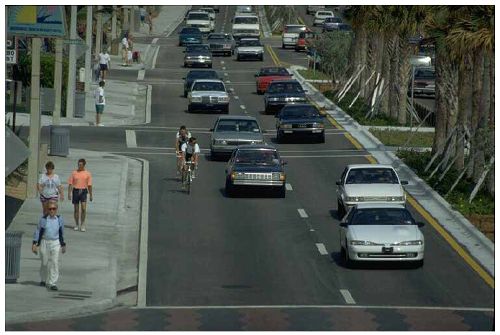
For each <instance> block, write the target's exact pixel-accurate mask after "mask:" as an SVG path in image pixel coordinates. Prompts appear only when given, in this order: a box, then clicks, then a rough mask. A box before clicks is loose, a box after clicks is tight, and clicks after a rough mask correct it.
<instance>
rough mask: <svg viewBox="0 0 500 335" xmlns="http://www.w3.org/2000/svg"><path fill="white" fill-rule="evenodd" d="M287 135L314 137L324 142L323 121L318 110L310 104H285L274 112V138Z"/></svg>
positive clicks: (282, 137)
mask: <svg viewBox="0 0 500 335" xmlns="http://www.w3.org/2000/svg"><path fill="white" fill-rule="evenodd" d="M288 136H308V137H314V138H315V139H316V140H317V141H318V142H320V143H325V123H324V118H323V116H321V115H320V113H319V110H318V109H317V108H316V107H314V106H313V105H311V104H297V105H286V106H284V107H283V108H282V109H281V111H280V112H279V113H277V114H276V140H277V142H278V143H281V142H283V141H284V140H285V138H286V137H288Z"/></svg>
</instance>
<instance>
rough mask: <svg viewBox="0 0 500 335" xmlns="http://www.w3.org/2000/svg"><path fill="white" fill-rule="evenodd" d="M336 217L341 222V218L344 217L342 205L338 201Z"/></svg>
mask: <svg viewBox="0 0 500 335" xmlns="http://www.w3.org/2000/svg"><path fill="white" fill-rule="evenodd" d="M337 215H338V216H339V221H340V220H342V218H343V217H344V215H345V210H344V206H342V203H341V202H340V200H338V199H337Z"/></svg>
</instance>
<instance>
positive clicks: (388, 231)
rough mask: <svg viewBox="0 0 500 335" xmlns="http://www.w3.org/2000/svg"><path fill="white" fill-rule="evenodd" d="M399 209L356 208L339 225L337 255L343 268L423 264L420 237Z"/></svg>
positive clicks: (393, 206) (369, 205)
mask: <svg viewBox="0 0 500 335" xmlns="http://www.w3.org/2000/svg"><path fill="white" fill-rule="evenodd" d="M423 226H424V224H423V223H422V222H418V223H417V222H415V219H414V218H413V217H412V216H411V214H410V212H409V211H408V210H407V209H406V208H405V206H403V205H397V204H373V203H364V204H359V205H356V206H355V207H353V208H351V209H350V210H349V213H348V214H347V215H346V216H345V217H344V219H342V221H341V222H340V225H339V236H340V254H341V257H342V260H343V261H344V264H345V266H346V267H351V266H352V265H353V262H355V261H391V262H395V261H398V262H412V263H414V264H415V265H416V266H417V267H421V266H422V265H423V264H424V248H425V240H424V235H423V234H422V232H421V231H420V229H419V227H423Z"/></svg>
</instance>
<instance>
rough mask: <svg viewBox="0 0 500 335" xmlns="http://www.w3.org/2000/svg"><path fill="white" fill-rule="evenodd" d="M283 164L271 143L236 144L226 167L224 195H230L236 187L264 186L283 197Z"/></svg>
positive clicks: (284, 192) (284, 190)
mask: <svg viewBox="0 0 500 335" xmlns="http://www.w3.org/2000/svg"><path fill="white" fill-rule="evenodd" d="M284 165H285V163H284V162H283V161H282V160H281V158H280V156H279V153H278V150H276V148H275V147H273V146H271V145H265V144H263V145H240V146H238V148H236V149H235V150H234V151H233V154H232V155H231V159H230V160H229V162H228V163H227V167H226V195H227V196H232V195H233V194H234V191H235V188H236V187H259V188H261V187H264V188H270V189H272V190H274V191H276V193H277V195H278V196H279V197H280V198H284V197H285V194H286V188H285V182H286V176H285V171H284Z"/></svg>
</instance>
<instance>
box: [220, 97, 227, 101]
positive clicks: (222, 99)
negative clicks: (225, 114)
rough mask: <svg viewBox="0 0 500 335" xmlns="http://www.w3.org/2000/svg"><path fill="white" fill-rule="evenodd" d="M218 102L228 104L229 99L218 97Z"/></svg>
mask: <svg viewBox="0 0 500 335" xmlns="http://www.w3.org/2000/svg"><path fill="white" fill-rule="evenodd" d="M219 102H229V97H219Z"/></svg>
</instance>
